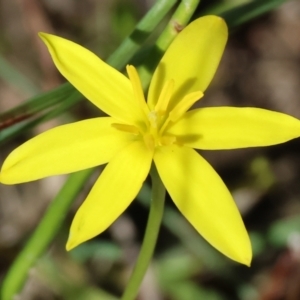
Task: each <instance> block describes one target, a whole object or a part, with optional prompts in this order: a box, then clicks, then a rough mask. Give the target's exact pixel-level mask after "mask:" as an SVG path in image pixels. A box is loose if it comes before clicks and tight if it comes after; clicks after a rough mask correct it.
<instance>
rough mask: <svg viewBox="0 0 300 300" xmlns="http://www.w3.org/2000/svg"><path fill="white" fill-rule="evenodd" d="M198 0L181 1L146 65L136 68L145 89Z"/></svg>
mask: <svg viewBox="0 0 300 300" xmlns="http://www.w3.org/2000/svg"><path fill="white" fill-rule="evenodd" d="M199 3H200V0H182V1H181V2H180V4H179V5H178V7H177V9H176V11H175V12H174V14H173V15H172V17H171V19H170V21H169V23H168V25H167V26H166V28H165V29H164V31H163V32H162V33H161V35H160V36H159V38H158V39H157V41H156V43H155V45H154V47H153V49H152V50H151V51H150V53H149V55H148V57H147V59H146V60H147V63H145V64H143V65H141V66H140V67H138V72H139V75H140V78H141V81H142V84H143V88H144V89H146V88H147V86H148V82H150V78H151V77H152V74H153V72H154V70H155V68H156V66H157V64H158V62H159V60H160V58H161V56H162V55H163V54H164V52H165V51H166V50H167V49H168V47H169V46H170V44H171V43H172V41H173V40H174V39H175V37H176V36H177V35H178V33H179V32H180V31H181V30H182V29H183V28H184V27H185V26H186V25H187V24H188V22H189V20H190V19H191V18H192V16H193V14H194V12H195V10H196V8H197V7H198V5H199Z"/></svg>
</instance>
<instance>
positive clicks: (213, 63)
mask: <svg viewBox="0 0 300 300" xmlns="http://www.w3.org/2000/svg"><path fill="white" fill-rule="evenodd" d="M227 35H228V33H227V26H226V24H225V22H224V21H223V20H222V19H221V18H219V17H216V16H206V17H202V18H199V19H197V20H195V21H193V22H192V23H190V24H189V25H188V26H187V27H186V28H185V29H183V31H182V32H180V33H179V35H178V36H177V38H176V39H175V40H174V42H173V43H172V44H171V45H170V47H169V48H168V50H167V51H166V53H165V55H164V56H163V58H162V59H161V61H160V63H159V64H158V67H157V68H156V70H155V73H154V75H153V78H152V80H151V83H150V88H149V95H148V103H149V107H150V110H153V108H154V106H155V104H156V102H157V101H158V98H159V94H160V92H161V90H162V89H163V87H164V85H165V83H166V82H167V81H169V80H171V79H173V80H174V82H175V89H174V93H173V97H172V99H171V107H174V106H175V105H176V103H178V101H180V100H181V99H183V97H184V96H185V95H186V94H189V93H192V92H196V91H202V92H204V91H205V90H206V88H207V86H208V85H209V83H210V81H211V80H212V78H213V76H214V74H215V72H216V69H217V67H218V65H219V62H220V60H221V56H222V54H223V51H224V47H225V44H226V41H227Z"/></svg>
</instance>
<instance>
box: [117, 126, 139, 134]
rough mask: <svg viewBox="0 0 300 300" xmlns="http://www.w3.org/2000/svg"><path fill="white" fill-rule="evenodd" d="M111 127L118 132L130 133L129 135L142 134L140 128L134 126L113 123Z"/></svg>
mask: <svg viewBox="0 0 300 300" xmlns="http://www.w3.org/2000/svg"><path fill="white" fill-rule="evenodd" d="M111 126H112V127H114V128H116V129H118V130H120V131H125V132H128V133H132V134H134V135H138V134H140V131H139V130H138V128H137V127H135V126H133V125H127V124H119V123H112V124H111Z"/></svg>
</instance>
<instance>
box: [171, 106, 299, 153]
mask: <svg viewBox="0 0 300 300" xmlns="http://www.w3.org/2000/svg"><path fill="white" fill-rule="evenodd" d="M168 133H169V134H172V135H176V136H179V138H178V141H179V142H180V143H181V144H184V145H186V146H189V147H193V148H197V149H211V150H214V149H234V148H246V147H257V146H269V145H275V144H280V143H284V142H286V141H289V140H291V139H294V138H297V137H299V136H300V121H299V120H298V119H296V118H294V117H291V116H289V115H286V114H283V113H279V112H274V111H270V110H266V109H260V108H250V107H247V108H238V107H208V108H202V109H195V110H191V111H189V112H187V113H186V114H185V115H184V117H182V118H181V119H180V120H179V121H178V122H177V123H175V124H174V125H172V127H170V128H169V130H168Z"/></svg>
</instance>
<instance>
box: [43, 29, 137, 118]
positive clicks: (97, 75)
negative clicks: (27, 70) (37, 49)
mask: <svg viewBox="0 0 300 300" xmlns="http://www.w3.org/2000/svg"><path fill="white" fill-rule="evenodd" d="M39 35H40V37H41V38H42V40H43V41H44V43H45V44H46V46H47V47H48V50H49V52H50V54H51V56H52V59H53V61H54V63H55V65H56V67H57V68H58V70H59V71H60V73H61V74H62V75H63V76H64V77H65V78H66V79H67V80H68V81H70V83H71V84H72V85H74V87H75V88H76V89H78V91H79V92H81V93H82V94H83V95H84V96H85V97H86V98H87V99H88V100H90V101H91V102H92V103H94V104H95V105H96V106H98V107H99V108H100V109H101V110H103V111H104V112H105V113H107V114H108V115H110V116H112V117H114V118H116V119H117V120H120V121H122V122H129V123H131V122H134V121H136V122H138V121H139V120H140V117H141V110H140V108H139V107H138V103H136V101H134V98H133V91H132V86H131V83H130V81H129V79H128V78H127V77H125V76H124V75H123V74H121V73H120V72H118V71H117V70H115V69H114V68H112V67H111V66H109V65H108V64H106V63H105V62H104V61H102V60H101V59H100V58H99V57H98V56H96V55H95V54H94V53H92V52H91V51H89V50H88V49H86V48H84V47H82V46H80V45H78V44H76V43H73V42H71V41H69V40H66V39H63V38H61V37H58V36H55V35H51V34H46V33H40V34H39Z"/></svg>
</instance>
